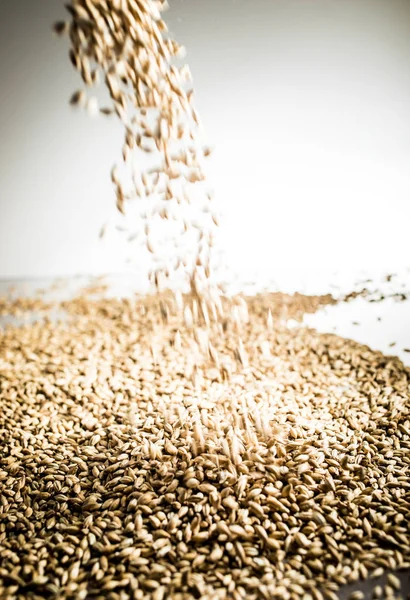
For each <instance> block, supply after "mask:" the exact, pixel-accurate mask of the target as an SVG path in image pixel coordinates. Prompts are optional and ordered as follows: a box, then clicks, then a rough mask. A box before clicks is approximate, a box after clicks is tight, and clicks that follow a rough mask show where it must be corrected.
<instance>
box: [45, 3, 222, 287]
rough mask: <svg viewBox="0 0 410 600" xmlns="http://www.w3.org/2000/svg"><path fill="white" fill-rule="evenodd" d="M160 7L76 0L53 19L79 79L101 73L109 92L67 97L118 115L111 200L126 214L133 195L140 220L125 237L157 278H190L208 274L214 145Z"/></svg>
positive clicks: (88, 80)
mask: <svg viewBox="0 0 410 600" xmlns="http://www.w3.org/2000/svg"><path fill="white" fill-rule="evenodd" d="M166 6H167V5H166V2H165V1H163V0H162V1H159V2H155V1H153V0H73V1H72V2H71V3H70V4H68V5H67V9H68V10H69V12H70V13H71V20H70V23H69V24H68V23H64V22H60V23H57V24H56V25H55V31H56V32H57V33H60V34H62V33H64V32H66V31H68V32H69V36H70V41H71V49H70V59H71V62H72V64H73V65H74V67H75V68H76V69H77V70H78V71H79V72H80V74H81V77H82V79H83V81H84V84H85V85H86V86H94V85H95V84H97V83H98V82H99V79H100V76H101V75H102V77H103V79H104V82H105V86H106V89H107V90H108V92H109V97H110V105H109V106H108V107H105V108H101V109H98V103H97V99H96V98H95V97H94V96H92V97H89V98H87V96H86V93H85V91H84V90H78V91H76V92H75V93H74V95H73V96H72V99H71V103H72V104H76V105H83V106H85V107H87V108H88V110H89V112H91V113H92V114H95V113H96V112H97V111H98V110H100V112H102V113H104V114H111V113H116V114H117V116H118V117H119V118H120V120H121V122H122V124H123V126H124V135H125V139H124V146H123V150H122V154H123V164H122V165H116V166H114V167H113V169H112V173H111V176H112V181H113V183H114V186H115V190H116V197H117V207H118V210H119V211H120V212H121V213H124V214H125V211H126V207H127V205H128V204H129V202H130V201H132V200H137V201H138V204H139V211H140V212H139V214H140V217H141V218H140V219H139V221H138V222H136V223H134V228H135V230H134V231H132V233H131V237H132V239H135V238H136V237H137V238H139V239H140V241H141V243H142V244H143V246H145V249H146V250H147V252H148V253H150V254H151V257H152V259H153V263H154V264H153V269H152V272H151V278H152V280H153V281H154V282H155V283H157V284H158V283H162V281H163V280H164V279H165V280H167V279H169V278H171V280H172V274H173V273H174V272H178V271H181V270H182V272H183V273H184V274H185V275H186V276H188V278H189V277H193V276H194V278H196V279H198V278H199V279H201V278H202V279H203V278H205V279H206V278H209V271H210V263H211V256H210V248H211V247H212V245H213V243H214V230H215V227H216V225H217V223H218V217H217V214H216V213H215V211H214V210H213V207H212V202H211V200H212V195H211V194H210V193H209V191H208V190H207V189H206V187H205V184H204V179H205V176H204V158H205V156H208V155H209V154H210V149H209V148H207V147H203V146H202V144H201V140H200V129H199V118H198V114H197V112H196V110H195V108H194V102H193V90H192V88H191V86H190V82H191V76H190V72H189V69H188V67H187V65H183V66H181V67H178V66H176V65H175V64H174V61H175V59H176V58H179V57H181V56H183V54H184V49H183V48H182V47H181V46H180V45H179V44H178V43H176V42H175V41H174V40H172V39H170V38H169V37H168V36H167V27H166V24H165V23H164V21H163V20H162V19H161V12H162V11H163V10H164V9H165V8H166ZM141 258H142V256H140V259H141ZM158 279H160V280H161V281H160V282H158Z"/></svg>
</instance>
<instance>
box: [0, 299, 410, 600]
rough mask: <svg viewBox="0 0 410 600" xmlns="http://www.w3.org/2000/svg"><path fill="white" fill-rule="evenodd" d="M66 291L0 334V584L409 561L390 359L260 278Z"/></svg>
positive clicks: (59, 588) (239, 581)
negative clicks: (209, 291) (265, 287)
mask: <svg viewBox="0 0 410 600" xmlns="http://www.w3.org/2000/svg"><path fill="white" fill-rule="evenodd" d="M307 304H309V303H307ZM290 306H291V304H290ZM64 308H65V310H66V311H67V313H68V314H69V319H68V321H66V322H61V323H51V322H47V321H46V322H44V323H37V324H31V325H25V326H23V327H20V328H16V327H9V328H8V329H6V330H5V331H4V333H3V334H2V336H1V341H0V391H1V398H2V411H1V413H0V565H1V566H0V597H1V598H4V599H5V600H14V599H18V600H20V599H21V600H23V598H24V599H26V598H32V599H40V598H72V599H79V600H81V599H85V598H94V599H101V600H102V599H108V600H111V599H112V600H122V599H124V600H126V599H128V598H135V599H136V600H142V599H146V600H148V599H150V600H161V599H172V600H184V599H187V600H188V599H192V598H202V599H203V600H207V599H208V600H214V599H218V598H220V599H222V598H229V599H231V598H232V599H234V600H239V599H245V598H246V599H247V600H253V599H255V600H256V599H263V598H266V599H273V598H277V599H278V600H279V599H281V600H287V599H289V600H293V599H294V600H296V599H298V600H299V599H302V600H312V599H313V600H320V599H321V598H325V599H329V600H333V599H336V598H337V595H336V591H337V590H338V588H339V587H340V586H343V585H344V584H346V583H352V582H355V581H356V580H358V579H365V578H368V577H377V576H378V575H381V574H382V573H383V572H384V571H386V570H393V571H394V570H397V569H400V568H405V567H407V568H408V567H409V566H410V539H409V529H408V524H409V522H410V478H409V468H410V451H409V450H410V402H409V375H410V373H409V371H408V370H407V369H405V368H404V367H403V365H402V363H401V362H400V361H399V360H398V359H394V358H391V357H388V358H387V357H384V356H383V355H381V354H380V353H377V352H372V351H371V350H370V349H369V348H367V347H363V346H361V345H359V344H356V343H354V342H352V341H347V340H343V339H341V338H339V337H337V336H334V335H321V334H318V333H316V332H314V331H311V330H308V329H305V328H303V327H301V328H294V329H288V328H286V327H285V326H284V325H283V324H281V322H280V320H279V319H278V318H277V317H276V319H275V318H274V317H273V315H274V314H279V312H280V311H279V308H278V307H277V306H275V305H274V297H272V296H263V295H261V296H258V297H256V298H253V299H249V300H244V299H243V298H240V297H237V298H233V299H230V300H228V299H226V298H221V297H218V298H217V299H216V302H215V304H214V305H209V306H208V307H206V306H205V305H203V306H201V304H200V303H199V302H198V299H197V298H191V297H181V296H180V295H176V296H175V297H174V296H172V295H170V294H168V295H162V296H161V295H154V296H152V297H146V298H136V299H135V300H108V299H106V300H90V299H87V298H79V299H74V300H73V301H70V302H66V303H65V305H64ZM296 312H297V311H296ZM390 587H391V586H390ZM392 589H393V588H392ZM359 596H360V594H359V595H358V594H356V596H354V597H359Z"/></svg>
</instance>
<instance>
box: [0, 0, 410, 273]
mask: <svg viewBox="0 0 410 600" xmlns="http://www.w3.org/2000/svg"><path fill="white" fill-rule="evenodd" d="M170 4H171V9H170V11H169V12H168V13H167V14H166V15H165V17H166V18H167V20H168V22H169V24H170V29H171V33H172V34H174V35H175V37H176V38H177V39H178V40H180V41H181V42H182V43H184V44H185V45H186V46H187V49H188V56H187V60H188V62H189V64H190V66H191V70H192V72H193V75H194V80H195V85H196V91H197V101H198V105H199V109H200V112H201V115H202V119H203V122H204V124H205V127H206V131H207V134H208V137H209V140H210V142H211V143H212V144H214V146H215V148H216V152H215V155H214V158H213V163H212V165H211V175H212V181H213V182H214V187H215V189H216V191H217V197H218V199H219V201H220V203H221V206H222V207H223V210H224V212H225V222H224V226H223V229H222V233H223V238H222V239H223V245H224V247H225V249H226V251H227V256H228V258H227V260H228V261H229V264H230V265H232V266H233V267H234V268H236V269H237V271H239V273H240V275H241V276H243V277H244V278H245V277H248V276H250V274H251V273H253V272H254V271H255V269H257V270H258V271H259V272H260V274H262V275H264V276H266V277H274V278H275V277H276V278H279V279H280V277H282V279H283V278H284V277H285V276H288V277H290V278H292V276H293V275H294V280H298V278H300V277H301V276H302V275H303V277H305V278H306V277H308V278H309V273H311V272H313V271H316V272H317V271H319V272H321V273H323V277H327V275H325V273H330V272H333V271H335V270H337V271H339V272H344V273H346V272H347V273H351V274H352V273H354V272H356V271H359V270H362V269H369V268H370V269H373V270H374V269H376V270H380V271H382V270H383V269H394V268H399V267H404V266H408V265H409V241H408V240H409V236H408V229H409V223H410V203H409V198H410V169H409V165H410V41H409V40H410V3H409V2H407V1H406V0H402V1H400V0H372V1H370V0H369V1H363V0H355V1H354V2H351V1H348V0H340V1H338V2H335V1H329V0H310V1H309V0H308V1H306V0H275V1H272V0H252V2H250V1H249V0H226V1H225V0H224V1H223V2H221V1H220V0H206V1H205V0H203V1H202V0H189V1H188V0H185V1H183V0H170ZM1 12H2V14H1V19H0V72H1V85H0V108H1V110H0V165H1V166H0V169H1V171H0V203H1V204H0V278H15V277H17V278H23V277H48V276H55V275H72V274H76V273H104V272H122V271H124V270H125V269H126V264H125V259H126V258H127V256H129V254H130V251H129V250H128V247H127V245H126V243H125V242H124V240H123V239H122V238H121V235H120V234H117V233H116V232H115V231H112V232H111V233H109V234H108V236H107V239H106V240H105V241H103V242H101V241H100V240H99V239H98V232H99V230H100V227H101V225H103V224H104V223H105V222H106V221H107V220H109V219H113V220H114V221H113V222H118V220H117V221H116V219H117V216H116V211H115V208H114V204H115V201H114V196H113V190H112V188H111V184H110V178H109V170H110V167H111V164H112V162H113V161H115V160H116V159H117V158H118V156H119V153H120V144H121V139H122V137H121V129H120V127H119V125H118V124H117V123H115V122H114V121H108V120H105V119H104V118H101V119H97V120H95V121H90V120H89V118H88V117H87V116H86V115H83V114H81V113H78V112H74V111H72V110H71V109H70V107H69V106H68V98H69V96H70V95H71V92H72V91H74V90H75V89H76V88H77V87H78V85H79V83H80V81H79V76H78V75H77V74H76V73H75V72H74V70H73V69H72V67H71V65H70V63H69V61H68V58H67V51H68V43H67V40H58V39H56V38H55V37H53V35H52V33H51V31H50V25H51V23H52V22H53V21H54V20H56V19H59V18H61V17H63V16H64V7H63V2H62V1H61V2H60V0H58V1H57V0H35V2H33V0H13V2H4V3H2V9H1ZM133 258H134V259H135V258H136V257H135V256H133ZM137 259H138V257H137ZM295 278H296V279H295ZM285 279H286V277H285Z"/></svg>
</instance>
